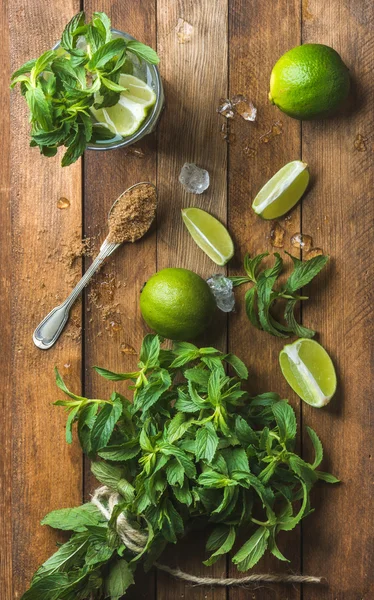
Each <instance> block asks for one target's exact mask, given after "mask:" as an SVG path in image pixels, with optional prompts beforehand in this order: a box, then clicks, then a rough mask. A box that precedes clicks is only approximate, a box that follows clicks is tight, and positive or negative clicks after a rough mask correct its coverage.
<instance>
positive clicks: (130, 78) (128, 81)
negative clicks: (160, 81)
mask: <svg viewBox="0 0 374 600" xmlns="http://www.w3.org/2000/svg"><path fill="white" fill-rule="evenodd" d="M119 84H120V85H122V86H123V87H125V88H127V90H128V91H127V92H122V94H121V95H122V97H124V98H128V99H129V100H131V101H132V102H136V103H138V104H141V105H142V106H144V108H150V107H151V106H153V105H154V103H155V102H156V94H155V92H154V91H153V90H152V88H151V87H149V85H147V84H146V83H145V82H144V81H142V80H141V79H139V78H138V77H134V75H128V74H127V73H122V74H121V75H120V78H119Z"/></svg>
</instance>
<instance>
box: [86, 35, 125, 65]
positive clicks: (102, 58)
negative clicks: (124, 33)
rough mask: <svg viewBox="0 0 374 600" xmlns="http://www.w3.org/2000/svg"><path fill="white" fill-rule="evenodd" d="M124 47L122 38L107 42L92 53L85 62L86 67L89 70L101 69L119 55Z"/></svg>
mask: <svg viewBox="0 0 374 600" xmlns="http://www.w3.org/2000/svg"><path fill="white" fill-rule="evenodd" d="M125 49H126V42H125V40H124V39H123V38H116V39H114V40H111V41H110V42H107V43H106V44H104V45H103V46H101V48H99V49H98V50H97V51H96V52H95V53H94V54H93V55H92V58H91V60H90V61H89V62H88V64H87V69H88V70H89V71H94V70H100V69H102V68H103V67H105V65H106V64H107V63H108V62H109V61H110V60H112V58H114V57H115V56H118V55H120V54H121V53H122V52H124V51H125Z"/></svg>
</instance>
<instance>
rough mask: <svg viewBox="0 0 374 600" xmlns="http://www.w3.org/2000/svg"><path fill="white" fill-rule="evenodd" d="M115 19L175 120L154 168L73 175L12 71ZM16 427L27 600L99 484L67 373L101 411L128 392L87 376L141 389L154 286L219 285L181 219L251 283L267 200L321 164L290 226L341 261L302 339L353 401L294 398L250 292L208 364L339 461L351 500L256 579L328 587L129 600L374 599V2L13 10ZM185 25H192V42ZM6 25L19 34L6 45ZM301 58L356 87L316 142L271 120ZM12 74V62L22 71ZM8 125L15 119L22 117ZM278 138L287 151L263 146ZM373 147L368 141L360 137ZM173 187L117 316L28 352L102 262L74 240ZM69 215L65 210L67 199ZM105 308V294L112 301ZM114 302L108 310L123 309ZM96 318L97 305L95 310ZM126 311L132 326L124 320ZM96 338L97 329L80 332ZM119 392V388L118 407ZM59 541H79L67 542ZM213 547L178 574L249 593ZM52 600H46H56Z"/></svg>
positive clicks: (13, 464) (15, 470) (330, 462)
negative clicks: (94, 261)
mask: <svg viewBox="0 0 374 600" xmlns="http://www.w3.org/2000/svg"><path fill="white" fill-rule="evenodd" d="M82 8H84V9H85V10H86V11H87V13H88V14H91V13H92V11H94V10H103V11H106V12H107V13H108V14H109V15H110V17H111V19H112V24H113V26H114V27H116V28H118V29H121V30H124V31H127V32H129V33H131V34H132V35H134V36H135V37H137V38H138V39H140V40H142V41H144V42H146V43H148V44H150V45H152V46H153V47H155V48H156V47H157V50H158V53H159V55H160V58H161V63H160V69H161V74H162V77H163V81H164V85H165V93H166V108H165V111H164V114H163V116H162V119H161V122H160V124H159V127H158V131H157V134H156V135H151V136H150V137H148V138H146V139H143V140H142V141H141V143H139V144H138V148H141V150H142V151H143V153H144V156H143V157H139V156H137V155H134V154H131V153H127V152H126V150H116V151H113V152H94V151H88V152H86V154H85V156H84V159H83V160H82V161H79V162H77V163H76V164H74V165H73V166H71V167H69V168H65V169H62V168H61V166H60V157H55V158H52V159H46V158H43V157H41V156H40V155H39V153H38V151H37V149H31V148H29V146H28V129H29V127H28V123H27V110H26V105H25V103H24V101H23V99H22V98H21V97H20V94H19V91H13V92H11V93H9V88H8V83H7V81H8V78H9V75H10V72H11V71H12V70H14V69H15V68H16V67H18V66H19V65H20V64H22V63H23V62H24V61H26V60H27V59H29V58H32V57H35V56H37V55H39V54H40V53H41V52H42V51H44V50H46V49H48V48H49V47H51V46H52V45H53V43H54V42H55V41H56V40H57V39H59V35H60V33H61V31H62V29H63V26H64V25H65V24H66V22H67V21H68V20H69V19H70V18H71V17H72V16H73V15H74V14H75V13H76V12H78V11H79V10H80V9H82ZM0 18H1V31H2V41H1V49H0V52H1V63H0V65H1V66H0V68H1V74H2V77H3V82H2V86H1V88H0V98H1V109H2V128H1V129H2V134H1V136H0V145H1V196H2V199H1V203H0V215H1V216H0V219H1V221H0V223H1V237H0V245H1V260H2V262H1V286H0V298H1V345H2V347H1V353H0V378H1V403H2V408H1V415H2V444H1V454H0V468H1V473H2V477H1V484H2V496H3V498H2V507H1V511H0V521H1V526H2V531H3V535H2V549H1V562H0V571H1V584H0V585H1V590H2V591H1V598H2V600H13V599H14V598H19V597H20V595H21V594H22V592H23V591H24V590H25V589H26V587H27V584H28V582H29V581H30V578H31V575H32V573H33V571H34V569H35V568H36V567H37V565H39V564H40V563H41V561H42V560H44V559H45V558H46V557H47V556H48V555H49V554H50V553H51V552H52V551H53V549H54V547H55V544H56V540H57V536H56V532H55V531H52V530H49V529H48V528H46V527H41V526H40V525H39V522H40V519H41V518H42V517H43V516H44V515H45V514H46V513H47V512H48V511H50V510H51V509H55V508H58V507H65V506H72V505H76V504H79V503H80V502H81V501H82V497H83V496H84V497H86V498H87V497H88V495H89V493H90V492H91V491H92V489H93V486H94V482H93V481H92V480H91V479H90V476H89V468H88V465H87V464H85V463H84V462H83V460H82V455H81V453H80V449H79V447H78V444H77V443H74V444H73V445H72V446H71V447H68V446H67V445H66V443H65V441H64V424H65V419H66V417H65V414H64V411H63V410H62V409H61V408H56V407H53V406H52V405H51V403H52V402H53V401H54V400H56V399H57V398H58V397H59V394H58V392H57V389H56V386H55V383H54V376H53V367H54V365H57V366H58V367H59V369H60V370H61V372H62V374H63V375H64V377H65V378H66V381H67V382H68V384H69V386H71V387H72V388H73V389H75V390H77V391H79V390H82V393H84V394H86V395H89V396H90V395H92V394H94V397H99V396H100V395H101V394H107V393H108V392H109V390H110V389H111V388H112V385H111V384H110V382H109V383H108V382H105V381H104V380H102V381H100V379H99V378H98V376H95V374H94V373H93V371H92V370H91V366H92V365H95V364H99V365H102V366H104V367H107V368H109V369H112V370H121V371H124V370H132V367H133V366H134V364H135V361H136V356H134V354H133V353H132V352H133V350H132V349H135V350H136V351H137V350H139V346H140V342H141V339H142V337H143V335H144V334H145V332H146V327H145V326H144V324H143V323H142V320H141V318H140V314H139V291H140V289H141V286H142V284H143V282H144V281H146V279H147V278H148V277H149V276H150V275H151V274H152V273H154V272H155V271H156V270H157V269H162V268H163V267H167V266H178V267H187V268H190V269H193V270H195V271H196V272H198V273H199V274H201V275H202V276H204V277H206V276H208V275H210V274H212V273H214V272H217V271H219V270H220V269H218V268H217V267H216V266H215V265H214V264H213V263H212V262H211V261H210V260H209V259H208V258H207V257H206V256H205V255H204V254H203V253H202V252H201V251H200V250H199V249H198V248H197V246H196V245H195V244H194V242H193V241H192V239H191V238H190V237H189V234H188V233H187V232H186V230H185V229H184V226H183V224H182V221H181V217H180V209H181V208H182V207H185V206H200V207H202V208H204V209H206V210H208V211H210V212H212V213H213V214H214V215H216V216H217V217H218V218H219V219H221V220H222V221H223V222H226V223H227V225H228V228H229V230H230V232H231V234H232V235H233V238H234V241H235V246H236V256H235V258H234V260H232V261H231V263H230V265H229V268H228V271H229V273H231V274H233V273H237V272H240V263H241V260H242V258H243V255H244V254H245V252H247V251H249V252H251V253H257V252H260V251H266V250H272V247H271V245H270V241H269V232H270V224H269V223H268V222H265V221H261V219H259V218H258V217H256V215H255V214H254V213H253V212H252V210H251V208H250V205H251V201H252V199H253V197H254V195H255V193H256V192H257V191H258V189H259V187H260V186H261V185H263V184H264V183H265V182H266V181H267V180H268V179H269V178H270V176H271V175H272V174H273V173H274V172H275V171H277V170H278V169H279V168H280V167H281V166H283V165H284V164H285V163H287V162H288V161H290V160H294V159H302V160H304V161H306V162H307V163H308V164H309V165H310V169H311V173H312V175H313V182H312V186H311V189H310V191H309V192H308V194H307V195H306V196H305V198H304V200H303V202H302V204H301V205H300V206H299V207H298V208H297V209H296V210H294V211H293V212H292V214H291V219H289V220H288V221H286V222H285V221H284V219H283V220H281V224H282V225H283V226H284V227H285V228H286V240H287V243H286V246H285V248H286V249H289V248H290V244H289V239H290V236H291V235H292V234H293V233H295V232H298V231H301V230H302V231H303V232H304V233H307V234H310V235H312V237H313V240H314V244H315V245H316V246H319V247H321V248H323V250H324V251H325V252H326V253H328V254H329V255H330V256H331V261H330V264H329V266H328V268H327V269H326V272H324V273H323V274H322V275H320V276H319V278H318V279H317V280H316V282H315V283H314V284H313V285H312V286H311V289H310V296H311V300H310V301H309V302H308V303H306V304H305V307H304V308H303V311H302V320H303V323H305V324H307V325H308V326H311V327H313V328H315V329H316V330H317V331H318V332H319V334H318V337H317V339H318V340H319V341H320V342H321V343H322V344H323V345H324V346H325V348H326V349H327V350H328V351H329V353H330V354H331V356H332V358H333V360H334V362H335V364H336V366H337V372H338V377H339V388H338V391H337V393H336V396H335V397H334V399H333V401H332V402H331V404H330V405H329V406H328V407H327V408H324V409H321V410H317V409H313V408H311V407H309V406H307V405H305V404H302V403H301V402H300V400H299V399H298V398H297V397H296V396H295V395H294V394H293V393H292V392H291V390H290V389H289V388H288V386H287V384H286V383H285V381H284V380H283V378H282V375H281V374H280V371H279V368H278V353H279V350H280V348H281V347H282V345H283V342H282V340H278V339H275V338H272V337H271V336H269V335H268V334H266V333H263V332H259V331H257V330H255V329H254V328H253V327H252V326H251V325H250V324H249V323H248V321H247V319H246V316H245V314H244V311H243V296H242V293H241V292H239V293H238V297H237V306H238V309H237V311H236V312H235V314H233V315H230V317H229V318H228V320H227V319H226V317H225V316H224V315H221V317H219V318H218V319H217V324H216V326H215V327H214V328H213V329H214V331H215V334H214V335H211V336H210V337H209V342H210V345H214V344H216V345H218V346H219V347H221V348H225V347H228V348H229V350H230V351H233V352H235V353H236V354H238V355H239V356H240V357H241V358H242V359H244V360H245V361H246V362H247V364H248V365H249V368H250V388H251V391H253V392H258V391H268V390H274V391H278V392H279V393H280V394H282V395H283V397H288V398H289V399H290V401H291V402H292V404H293V406H294V407H295V409H296V411H297V413H298V417H299V422H300V439H301V450H302V452H303V455H306V456H307V455H308V452H309V451H310V447H309V444H308V441H307V440H306V437H305V425H306V424H308V425H310V426H311V427H313V428H314V429H315V430H316V431H317V432H318V434H319V435H320V437H321V439H322V441H323V443H324V446H325V459H324V465H323V467H324V469H325V470H330V469H331V470H332V471H333V472H334V473H335V474H336V475H338V476H339V477H340V478H341V479H342V481H343V483H342V484H341V485H339V486H335V487H333V486H325V485H319V486H318V487H317V489H315V490H314V492H313V502H314V505H315V507H316V511H315V513H314V514H313V515H311V516H310V517H308V518H307V519H306V520H305V521H304V522H303V524H302V527H301V528H298V529H297V531H296V532H292V533H291V534H289V533H287V535H286V536H284V538H283V539H282V540H281V549H282V550H283V551H284V552H285V553H286V554H287V556H288V557H290V558H292V562H291V564H290V566H288V565H287V564H286V565H284V564H280V563H278V562H277V561H276V560H275V559H274V560H270V559H269V558H266V559H264V560H262V561H261V563H260V564H259V565H258V566H257V567H256V571H258V572H262V571H263V570H265V571H270V570H271V571H274V572H286V571H287V569H291V570H292V571H294V572H302V573H306V574H311V575H320V576H323V577H326V579H327V580H328V585H327V586H324V587H319V588H316V587H313V586H304V588H303V589H301V588H300V587H298V586H294V587H282V586H280V585H272V586H266V587H260V588H255V589H251V590H250V591H248V590H244V589H232V590H230V591H229V592H226V591H225V590H211V589H201V588H200V589H198V588H191V587H188V586H186V585H185V584H183V583H180V582H177V581H176V580H173V579H171V578H170V577H169V576H167V575H165V574H163V573H155V572H151V573H150V574H149V575H148V576H144V575H143V574H142V573H140V574H139V575H138V577H137V587H136V588H133V589H131V590H130V591H129V593H128V595H127V596H126V598H129V599H130V600H133V599H141V598H143V599H146V600H156V599H157V600H172V599H173V600H174V599H177V598H186V599H188V600H202V599H209V600H213V599H214V600H223V599H227V598H229V599H230V600H244V598H252V599H255V600H267V599H269V600H274V599H278V600H296V599H300V600H301V599H303V600H317V599H318V600H325V599H326V600H327V599H329V600H335V599H336V600H361V599H362V600H363V599H365V600H369V599H370V598H374V588H373V583H372V578H373V563H372V552H373V546H372V537H371V535H370V527H371V526H372V506H371V507H370V485H371V482H370V474H371V473H370V468H371V464H372V460H371V458H372V456H371V451H372V450H371V449H370V442H371V436H372V435H373V433H372V432H370V405H371V403H372V385H371V383H370V371H371V363H370V361H371V348H370V342H371V329H372V318H371V314H370V313H371V301H370V300H371V298H370V296H371V289H372V281H373V278H372V276H373V269H372V265H373V258H372V256H371V253H372V242H373V236H372V231H373V183H374V181H373V179H374V178H373V157H374V129H373V114H374V113H373V102H374V94H373V92H374V77H373V67H374V43H373V42H374V36H373V6H372V4H371V3H370V2H369V1H368V0H323V1H322V0H305V1H304V0H303V1H302V2H301V0H278V1H277V2H276V1H274V0H273V1H271V0H230V1H228V0H215V1H213V0H196V1H195V2H191V1H190V0H131V1H130V0H121V1H120V0H102V1H101V2H99V1H95V0H82V1H81V2H79V1H78V0H52V1H51V0H27V1H25V0H12V1H10V0H3V2H2V8H1V14H0ZM179 19H183V20H185V21H186V22H187V23H189V24H190V25H192V27H193V31H192V34H191V38H190V40H189V41H187V42H186V43H181V41H182V40H181V39H180V37H178V34H177V30H176V27H177V26H178V22H179V23H180V21H179ZM8 23H9V27H8ZM305 42H320V43H325V44H329V45H331V46H333V47H334V48H335V49H336V50H337V51H338V52H339V53H340V54H341V56H342V58H343V60H344V61H345V62H346V64H347V65H348V67H349V69H350V71H351V75H352V81H353V93H352V98H351V102H350V106H349V107H348V108H347V110H346V111H345V112H344V114H342V115H340V116H339V117H336V118H334V119H330V120H325V121H315V122H303V123H300V122H298V121H296V120H292V119H290V118H288V117H287V116H285V115H283V114H282V113H281V112H280V111H278V109H277V108H276V107H274V106H271V105H270V104H269V102H268V101H267V92H268V84H269V75H270V71H271V68H272V66H273V64H274V63H275V61H276V60H277V59H278V58H279V56H280V55H281V54H283V53H284V52H285V51H286V50H288V49H289V48H291V47H293V46H296V45H298V44H300V43H305ZM9 57H10V60H9ZM235 93H242V94H246V95H247V96H248V97H249V98H251V99H252V100H253V102H254V103H255V105H256V106H257V108H258V118H257V121H256V122H255V123H248V122H245V121H243V120H241V119H240V117H237V118H236V119H235V121H234V122H233V124H232V129H231V133H232V136H231V138H235V139H231V143H227V141H225V140H224V139H222V135H221V126H222V125H223V124H224V122H225V121H224V119H223V118H222V116H220V115H219V114H217V112H216V109H217V106H218V104H219V99H220V98H221V97H227V96H228V95H233V94H235ZM9 115H10V118H9ZM277 121H278V122H280V125H278V128H279V129H280V128H281V133H280V135H277V136H275V137H273V139H271V140H270V141H268V143H264V141H263V140H262V141H261V140H260V137H261V136H262V135H263V134H264V133H266V132H267V131H269V130H271V127H272V124H274V123H275V122H277ZM360 136H361V137H360ZM185 161H188V162H195V163H197V164H198V165H200V166H202V167H205V168H206V169H207V170H208V171H209V173H210V175H211V185H210V188H209V189H208V191H207V192H206V193H204V194H203V195H202V196H193V195H191V194H186V193H185V192H184V190H183V189H182V187H181V185H180V184H179V182H178V174H179V170H180V168H181V166H182V165H183V163H184V162H185ZM140 180H150V181H153V182H155V183H156V184H157V187H158V191H159V202H160V204H159V211H158V219H157V230H154V231H153V233H152V234H151V235H149V236H148V237H147V238H146V239H144V240H143V241H141V242H139V243H137V244H136V245H133V246H128V247H126V248H122V249H121V250H120V251H119V252H118V253H117V254H116V256H115V257H114V258H113V259H112V260H110V262H109V263H108V264H107V265H106V267H105V268H103V269H102V272H101V273H100V275H99V276H98V278H97V280H96V282H95V283H94V285H93V289H94V290H96V295H97V294H98V295H99V296H100V294H101V304H102V303H103V302H104V303H105V301H106V300H105V294H109V296H108V298H109V299H110V300H111V302H112V303H113V304H114V305H116V308H115V310H113V314H111V315H109V318H105V314H104V313H103V310H102V309H99V308H96V307H95V302H92V298H91V300H90V298H89V293H88V292H89V291H88V292H87V293H86V294H85V297H84V299H83V302H82V303H81V304H77V305H76V306H75V309H74V312H73V316H72V319H71V320H70V323H69V325H68V327H67V329H66V330H65V332H64V334H63V335H62V336H61V339H60V341H59V342H58V344H56V346H55V347H54V348H53V349H51V350H50V351H48V352H43V351H41V350H38V349H37V348H36V347H35V346H34V345H33V343H32V332H33V329H34V327H35V326H36V324H37V323H38V322H39V320H40V319H41V318H42V317H43V316H44V315H45V314H46V313H47V312H48V311H49V310H50V309H51V308H52V307H53V306H55V305H56V304H57V301H58V300H62V299H63V298H64V297H65V296H66V295H67V293H68V292H69V290H70V288H71V285H72V283H73V281H75V280H77V279H78V277H79V275H80V273H81V270H82V268H86V267H87V265H88V264H89V260H90V259H85V261H84V262H85V264H82V262H81V259H78V260H76V261H75V263H74V265H73V267H72V268H69V267H68V265H67V263H66V260H65V259H64V258H63V257H64V255H65V254H66V248H67V247H68V246H69V244H70V243H71V240H72V239H73V238H74V237H75V239H78V238H80V236H81V235H84V236H88V237H91V238H94V239H95V242H96V247H97V244H98V240H100V239H102V238H103V236H104V235H105V222H106V215H107V211H108V208H109V207H110V205H111V203H112V202H113V200H114V199H115V198H116V197H117V196H118V195H119V193H120V192H122V191H123V190H124V189H126V188H127V187H128V186H129V185H131V184H133V183H136V182H137V181H140ZM61 197H63V198H67V199H68V200H69V202H70V206H69V208H66V209H59V208H58V207H57V203H58V200H59V198H61ZM108 288H109V292H108V291H105V290H108ZM108 298H107V299H108ZM96 304H99V305H100V299H99V302H96ZM117 310H118V312H116V311H117ZM81 327H82V329H81ZM118 389H119V388H118ZM58 539H59V540H61V539H63V538H58ZM202 556H203V543H202V541H201V542H200V541H199V540H196V539H193V540H191V539H189V540H186V541H185V542H182V543H180V544H179V545H178V546H177V547H174V546H173V547H172V548H171V549H170V551H169V552H168V553H167V556H166V557H165V561H168V564H170V565H172V566H173V565H179V566H180V567H181V568H182V569H183V570H187V571H189V572H191V573H194V574H209V575H213V576H216V577H219V576H225V574H226V573H229V574H231V575H235V573H236V571H235V569H234V568H233V567H232V565H231V563H229V562H227V563H226V562H225V561H224V560H222V561H221V562H218V563H216V564H215V565H214V566H213V567H211V568H210V569H208V568H205V567H203V565H202V564H201V559H202ZM41 600H42V599H41Z"/></svg>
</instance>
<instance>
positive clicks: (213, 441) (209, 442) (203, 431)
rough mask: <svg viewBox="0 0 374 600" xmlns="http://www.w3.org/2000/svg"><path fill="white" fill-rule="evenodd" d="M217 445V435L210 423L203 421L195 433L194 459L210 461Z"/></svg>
mask: <svg viewBox="0 0 374 600" xmlns="http://www.w3.org/2000/svg"><path fill="white" fill-rule="evenodd" d="M217 446H218V435H217V434H216V432H215V429H214V427H213V425H212V423H205V425H203V426H202V427H200V429H199V430H198V432H197V434H196V460H201V459H205V460H206V461H207V462H212V460H213V458H214V455H215V453H216V450H217Z"/></svg>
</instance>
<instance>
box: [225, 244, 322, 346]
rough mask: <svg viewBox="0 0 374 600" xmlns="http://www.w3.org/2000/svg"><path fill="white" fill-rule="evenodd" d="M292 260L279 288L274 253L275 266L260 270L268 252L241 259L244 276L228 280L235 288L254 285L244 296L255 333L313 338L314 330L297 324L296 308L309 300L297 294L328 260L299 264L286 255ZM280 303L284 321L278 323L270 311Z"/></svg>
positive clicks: (277, 261) (319, 258)
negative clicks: (282, 308)
mask: <svg viewBox="0 0 374 600" xmlns="http://www.w3.org/2000/svg"><path fill="white" fill-rule="evenodd" d="M285 254H287V255H288V256H290V258H291V259H292V263H293V271H292V273H291V275H290V276H289V277H288V279H287V281H286V283H285V284H283V285H280V286H279V285H278V279H279V277H280V276H281V274H282V272H283V260H282V258H281V257H280V255H279V253H278V252H275V254H274V256H275V263H274V266H273V267H270V268H268V269H264V268H262V270H261V263H262V261H263V260H264V258H266V257H267V256H269V252H264V253H263V254H258V255H257V256H254V257H253V258H251V257H250V256H249V254H246V256H245V257H244V270H245V272H246V275H244V276H238V277H230V279H231V281H232V282H233V285H234V286H239V285H242V284H243V283H252V284H254V285H253V286H252V287H250V288H249V290H248V291H247V292H246V294H245V310H246V313H247V317H248V319H249V320H250V321H251V323H252V325H254V326H255V327H257V329H262V330H263V331H267V332H268V333H270V334H271V335H274V336H277V337H282V338H286V337H288V336H289V335H290V334H294V335H297V336H298V337H304V338H312V337H313V336H314V334H315V331H313V329H309V328H308V327H304V326H303V325H300V323H298V322H297V320H296V317H295V312H294V311H295V306H296V304H297V303H298V302H299V301H300V300H308V296H301V295H300V294H298V291H299V290H301V288H303V287H304V286H306V285H307V284H308V283H310V282H311V281H312V280H313V279H314V277H315V276H316V275H318V273H319V272H320V271H321V270H322V269H323V267H324V266H325V265H326V263H327V261H328V259H329V257H328V256H325V255H323V254H321V255H318V256H314V257H313V258H311V259H310V260H307V261H302V260H299V259H298V258H296V257H295V256H292V255H291V254H289V253H288V252H285ZM279 300H283V301H284V321H285V323H280V322H279V321H278V320H277V319H276V318H275V316H274V313H273V312H272V309H273V308H274V305H275V304H277V302H278V301H279Z"/></svg>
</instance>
